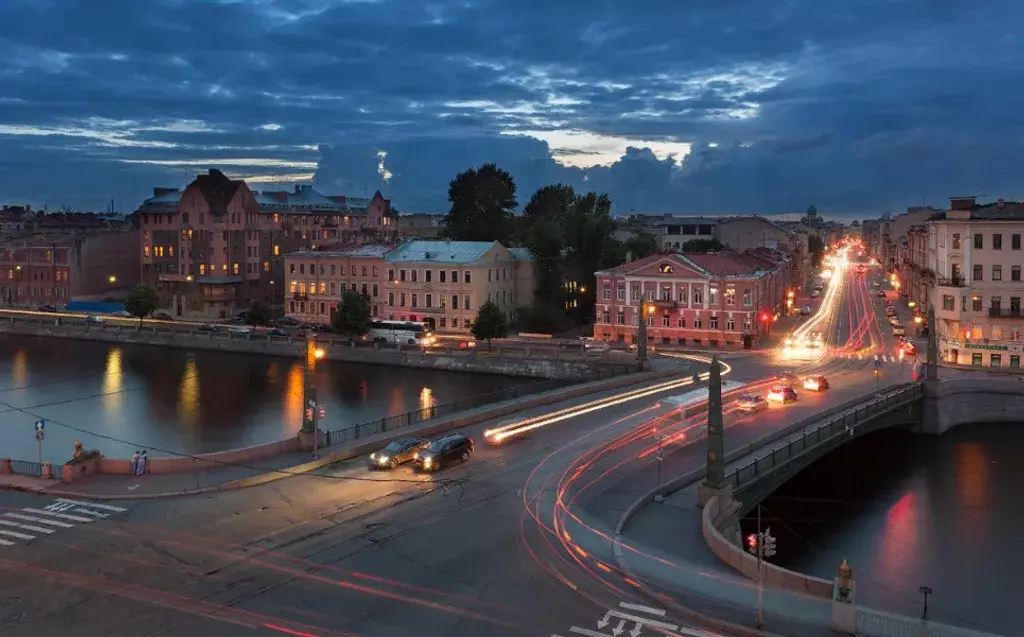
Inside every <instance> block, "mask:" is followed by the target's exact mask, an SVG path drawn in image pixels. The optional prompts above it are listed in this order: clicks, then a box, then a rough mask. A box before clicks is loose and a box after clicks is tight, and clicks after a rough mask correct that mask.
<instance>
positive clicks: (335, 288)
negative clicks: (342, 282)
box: [331, 281, 338, 295]
mask: <svg viewBox="0 0 1024 637" xmlns="http://www.w3.org/2000/svg"><path fill="white" fill-rule="evenodd" d="M337 293H338V284H337V283H335V282H334V281H331V294H332V295H334V294H337Z"/></svg>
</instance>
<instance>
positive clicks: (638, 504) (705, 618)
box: [612, 399, 861, 637]
mask: <svg viewBox="0 0 1024 637" xmlns="http://www.w3.org/2000/svg"><path fill="white" fill-rule="evenodd" d="M859 402H861V401H860V400H859V399H858V400H854V401H847V402H846V403H843V404H841V405H838V406H836V407H833V408H832V409H827V410H825V411H823V412H821V413H819V414H817V415H814V416H811V417H810V418H805V419H803V420H801V421H800V422H797V423H794V424H793V425H790V426H789V427H786V428H785V429H780V430H779V431H774V432H772V433H770V434H766V435H764V436H762V437H761V438H758V439H757V440H755V441H753V442H750V443H748V444H746V445H744V446H743V447H741V448H740V449H734V450H733V451H732V452H731V453H727V454H725V465H726V466H728V465H729V464H730V463H732V462H735V461H736V460H738V459H740V458H742V457H744V456H746V455H749V454H751V453H753V452H755V451H756V450H757V449H759V448H761V447H763V446H766V445H770V444H772V443H774V442H776V441H777V440H781V439H782V438H785V437H787V436H789V435H791V434H793V433H795V432H797V431H800V430H802V429H805V428H807V427H808V426H810V425H812V424H814V422H818V421H820V420H822V419H825V418H828V417H829V416H831V415H834V414H836V413H839V412H841V411H844V410H846V409H849V408H850V407H852V406H853V404H856V403H859ZM706 474H707V466H706V465H705V466H703V467H699V468H697V469H694V470H692V471H688V472H687V473H684V474H683V475H681V476H678V477H676V478H674V479H672V480H670V481H668V482H666V483H665V484H663V485H661V486H659V487H657V488H655V489H651V490H650V491H648V492H647V493H645V494H644V495H642V496H640V497H639V498H638V499H637V500H635V501H634V502H633V503H632V504H631V505H629V507H627V508H626V510H625V512H623V514H622V516H621V517H620V518H619V521H618V522H617V523H616V524H615V530H614V531H613V535H612V537H613V539H612V552H613V553H614V555H615V562H616V563H617V564H618V567H619V570H620V571H622V573H623V574H624V575H625V576H626V577H627V578H629V580H630V582H631V583H635V584H634V587H635V588H636V589H637V590H639V591H640V592H641V593H642V594H643V595H645V596H646V597H648V598H649V599H651V600H653V601H657V602H658V603H666V602H668V600H666V599H665V598H663V597H661V596H659V595H657V594H656V593H654V592H653V591H651V590H650V588H648V587H647V586H646V585H645V584H643V583H642V579H641V578H640V577H639V576H637V574H636V573H634V572H633V570H632V569H631V568H630V567H629V563H628V562H627V561H626V555H625V550H624V549H623V548H622V539H623V538H622V534H623V532H624V531H625V529H626V526H627V525H628V524H629V521H630V519H631V518H632V517H633V516H635V515H636V513H637V511H639V510H640V509H642V508H643V507H644V506H645V505H647V504H648V503H649V502H652V501H654V499H655V498H656V497H658V496H664V495H668V494H671V493H674V492H676V491H679V490H681V489H684V488H686V487H688V486H690V485H691V484H693V483H694V482H696V481H698V480H700V479H702V478H703V477H704V476H705V475H706ZM669 603H671V605H672V606H673V610H675V611H676V612H678V613H679V614H681V615H682V616H683V617H686V618H688V619H690V620H691V621H695V622H698V623H703V624H706V625H708V626H712V627H714V629H715V630H723V631H728V632H734V633H737V634H741V635H752V636H755V637H764V636H766V635H767V636H770V637H781V636H779V635H777V634H776V633H771V632H767V631H763V630H758V629H756V628H751V627H749V626H744V625H742V624H734V623H732V622H728V621H725V620H721V619H718V618H715V617H711V616H709V615H706V614H704V613H700V612H697V611H695V610H692V609H689V608H686V607H684V606H680V605H678V604H675V603H674V602H669Z"/></svg>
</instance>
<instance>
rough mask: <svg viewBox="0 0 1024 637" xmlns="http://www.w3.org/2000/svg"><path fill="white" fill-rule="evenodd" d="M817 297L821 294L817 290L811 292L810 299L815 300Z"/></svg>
mask: <svg viewBox="0 0 1024 637" xmlns="http://www.w3.org/2000/svg"><path fill="white" fill-rule="evenodd" d="M819 296H821V292H819V291H818V290H811V298H812V299H816V298H818V297H819Z"/></svg>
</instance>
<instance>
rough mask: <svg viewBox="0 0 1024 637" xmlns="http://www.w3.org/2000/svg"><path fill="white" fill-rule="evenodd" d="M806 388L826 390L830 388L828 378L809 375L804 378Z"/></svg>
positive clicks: (819, 390)
mask: <svg viewBox="0 0 1024 637" xmlns="http://www.w3.org/2000/svg"><path fill="white" fill-rule="evenodd" d="M804 389H807V390H809V391H818V392H821V391H825V390H826V389H828V379H827V378H825V377H824V376H808V377H807V378H805V379H804Z"/></svg>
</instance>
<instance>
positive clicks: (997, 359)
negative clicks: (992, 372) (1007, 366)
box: [988, 354, 1003, 367]
mask: <svg viewBox="0 0 1024 637" xmlns="http://www.w3.org/2000/svg"><path fill="white" fill-rule="evenodd" d="M988 363H989V365H990V366H991V367H1002V366H1003V357H1002V356H1000V355H999V354H990V355H989V357H988Z"/></svg>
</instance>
